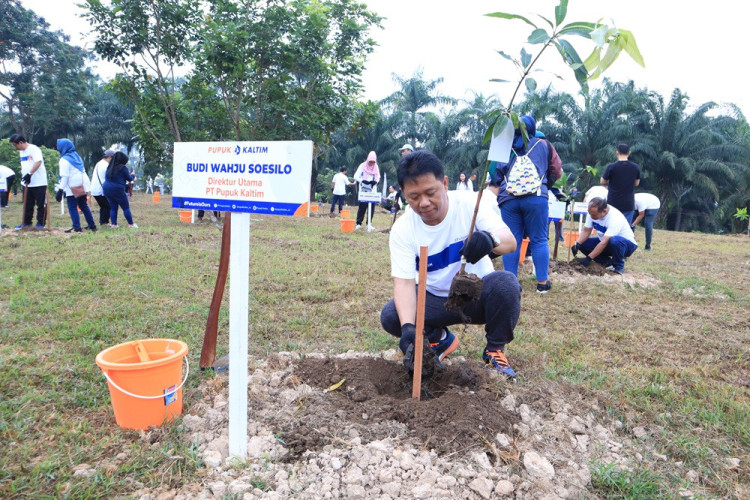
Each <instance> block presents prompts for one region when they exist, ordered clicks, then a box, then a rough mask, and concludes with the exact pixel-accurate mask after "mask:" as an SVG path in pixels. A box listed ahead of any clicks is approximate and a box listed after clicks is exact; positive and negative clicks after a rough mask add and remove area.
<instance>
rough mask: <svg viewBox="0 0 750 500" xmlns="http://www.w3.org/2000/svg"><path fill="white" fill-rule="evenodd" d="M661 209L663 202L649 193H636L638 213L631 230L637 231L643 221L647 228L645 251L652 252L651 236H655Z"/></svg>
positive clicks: (636, 209)
mask: <svg viewBox="0 0 750 500" xmlns="http://www.w3.org/2000/svg"><path fill="white" fill-rule="evenodd" d="M660 208H661V200H659V198H657V197H656V196H654V195H653V194H649V193H635V211H636V212H637V213H638V215H637V216H636V218H635V220H634V221H633V224H632V225H631V226H630V228H631V229H632V230H633V231H635V226H637V225H638V223H639V222H641V221H643V226H644V227H645V228H646V246H645V247H643V249H644V250H651V236H652V235H653V234H654V221H655V220H656V214H658V213H659V209H660Z"/></svg>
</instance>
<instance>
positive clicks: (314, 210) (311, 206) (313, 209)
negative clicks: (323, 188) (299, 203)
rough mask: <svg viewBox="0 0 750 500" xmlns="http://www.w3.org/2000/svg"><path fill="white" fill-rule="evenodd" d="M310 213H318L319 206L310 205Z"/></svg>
mask: <svg viewBox="0 0 750 500" xmlns="http://www.w3.org/2000/svg"><path fill="white" fill-rule="evenodd" d="M310 211H311V212H317V211H318V205H310Z"/></svg>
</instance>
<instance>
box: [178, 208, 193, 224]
mask: <svg viewBox="0 0 750 500" xmlns="http://www.w3.org/2000/svg"><path fill="white" fill-rule="evenodd" d="M192 220H193V211H192V210H180V222H192Z"/></svg>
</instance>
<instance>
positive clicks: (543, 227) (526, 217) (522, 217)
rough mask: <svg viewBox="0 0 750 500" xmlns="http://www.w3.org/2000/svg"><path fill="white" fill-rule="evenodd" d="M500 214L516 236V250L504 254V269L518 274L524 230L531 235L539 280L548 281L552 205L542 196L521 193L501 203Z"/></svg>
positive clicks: (531, 244)
mask: <svg viewBox="0 0 750 500" xmlns="http://www.w3.org/2000/svg"><path fill="white" fill-rule="evenodd" d="M500 214H501V215H502V217H503V221H504V222H505V224H507V225H508V228H510V231H511V232H512V233H513V237H514V238H515V239H516V251H515V252H513V253H509V254H506V255H503V268H504V269H505V270H506V271H509V272H511V273H513V274H515V275H516V276H518V253H519V252H520V251H521V240H522V239H523V236H524V233H525V234H527V235H528V237H529V247H530V248H531V257H532V258H533V259H534V269H536V280H537V281H547V277H548V273H549V243H548V242H547V234H548V232H549V221H548V220H547V217H548V215H549V204H548V202H547V198H545V197H542V196H534V195H532V196H520V197H517V198H513V199H511V200H508V201H506V202H505V203H503V204H502V205H501V206H500Z"/></svg>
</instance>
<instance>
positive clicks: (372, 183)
mask: <svg viewBox="0 0 750 500" xmlns="http://www.w3.org/2000/svg"><path fill="white" fill-rule="evenodd" d="M362 184H367V185H368V186H374V185H375V184H377V182H375V181H362Z"/></svg>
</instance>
